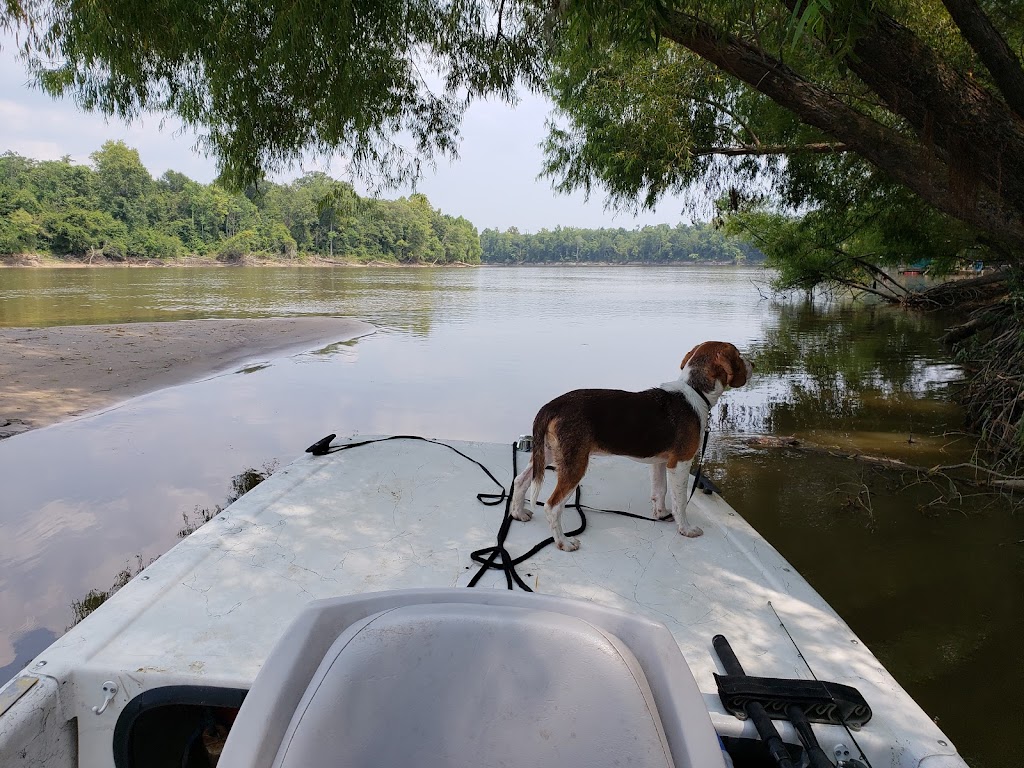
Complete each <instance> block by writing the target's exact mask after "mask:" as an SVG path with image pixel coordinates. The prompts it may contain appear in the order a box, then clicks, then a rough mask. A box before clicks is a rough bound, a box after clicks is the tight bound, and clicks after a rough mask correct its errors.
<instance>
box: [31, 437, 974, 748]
mask: <svg viewBox="0 0 1024 768" xmlns="http://www.w3.org/2000/svg"><path fill="white" fill-rule="evenodd" d="M452 445H454V446H455V447H457V448H459V449H460V450H461V451H463V452H465V453H466V454H468V455H470V456H472V457H473V458H475V459H478V460H479V461H481V462H483V463H484V464H485V465H486V466H487V467H488V468H490V469H491V471H492V472H493V473H494V475H495V476H496V477H497V478H498V480H499V481H501V482H502V483H503V484H505V485H506V487H507V486H508V485H509V482H510V479H511V476H512V466H511V449H510V447H509V446H505V445H496V444H484V443H452ZM524 456H525V454H520V461H522V460H523V457H524ZM648 483H649V480H648V470H647V467H645V466H643V465H640V464H636V463H633V462H630V461H628V460H623V459H616V458H601V459H596V460H595V461H594V462H593V463H592V465H591V468H590V471H589V473H588V475H587V477H586V478H585V479H584V481H583V500H584V502H585V503H587V504H590V505H593V506H595V507H602V508H614V509H626V510H630V511H633V512H638V513H640V514H644V515H646V514H649V512H650V502H649V500H648V497H649V487H648ZM552 484H553V479H549V481H548V484H547V488H548V489H550V488H551V487H552ZM493 490H496V486H494V484H493V483H492V482H491V481H490V480H489V479H488V478H487V477H486V475H485V474H484V473H483V472H482V471H481V470H480V468H479V467H477V466H475V465H474V464H472V463H470V462H468V461H466V460H465V459H463V458H461V457H460V456H458V455H456V454H455V453H454V452H452V451H450V450H448V449H447V448H444V447H442V446H438V445H433V444H429V443H424V442H416V441H390V442H385V443H378V444H373V445H368V446H364V447H360V448H355V449H353V450H349V451H343V452H339V453H336V454H332V455H329V456H326V457H319V458H317V457H312V456H305V457H303V458H301V459H299V460H297V461H296V462H294V463H293V464H291V465H289V466H288V467H286V468H284V469H283V470H281V471H279V472H277V473H276V474H275V475H274V476H273V477H272V478H270V479H269V480H267V481H266V482H264V483H263V484H262V485H260V486H259V487H258V488H256V489H255V490H253V491H252V492H250V493H249V494H247V495H246V496H244V497H243V498H242V499H240V500H239V501H238V502H236V503H235V504H233V505H232V506H231V507H230V508H229V509H228V510H226V511H225V512H224V513H222V514H221V515H220V516H219V517H217V518H215V519H214V520H213V521H212V522H210V523H208V524H207V525H206V526H204V527H203V528H201V529H200V530H199V531H197V532H196V533H195V534H193V535H192V536H190V537H189V538H188V539H187V540H185V541H183V542H182V543H181V544H179V545H178V546H177V547H175V548H174V549H173V550H171V551H170V552H169V553H168V554H167V555H165V556H164V557H162V558H161V559H160V560H158V561H157V562H156V563H154V564H153V565H151V566H150V567H149V568H148V569H146V571H145V572H144V574H143V575H142V576H140V577H137V578H136V579H134V580H133V581H132V582H131V583H130V584H128V585H127V586H126V587H125V588H123V589H122V590H121V591H120V592H119V593H118V594H117V595H116V596H115V597H114V598H113V599H112V600H110V601H109V602H108V603H107V604H106V605H104V606H103V607H102V608H101V609H100V610H98V611H97V612H96V613H94V614H93V615H92V616H90V617H89V618H88V619H86V620H85V621H84V622H83V623H82V624H80V625H79V626H78V627H76V628H75V629H74V630H72V631H71V632H70V633H68V635H66V636H65V637H64V638H62V639H61V640H59V641H58V642H57V644H55V645H54V646H53V647H51V648H50V649H48V650H47V651H46V652H45V653H44V654H43V655H42V656H40V659H44V660H46V662H47V665H46V667H45V668H44V669H45V671H46V672H47V673H48V674H50V675H52V676H53V677H55V678H57V679H58V680H60V681H64V680H67V681H70V682H71V683H73V688H74V691H75V694H74V699H75V703H74V714H77V716H78V718H79V750H80V759H81V765H83V766H90V768H91V766H94V765H96V766H99V765H110V764H111V758H110V738H111V732H112V729H113V724H114V722H115V721H116V715H117V712H118V711H120V709H121V708H123V706H124V705H125V704H126V703H127V702H128V701H129V700H130V699H131V698H132V697H134V696H136V695H138V694H139V693H140V692H142V691H144V690H148V689H151V688H154V687H157V686H161V685H170V684H183V683H195V684H205V685H226V686H234V687H242V688H248V687H249V685H250V684H251V682H252V680H253V678H254V677H255V675H256V673H257V672H258V671H259V669H260V666H261V664H262V661H263V659H264V658H265V657H266V656H267V654H268V653H269V652H270V650H271V648H272V647H273V645H274V643H275V642H276V640H277V639H278V637H279V636H280V635H281V633H282V631H283V630H284V628H285V627H286V626H287V624H288V623H289V622H290V620H291V619H292V618H293V617H294V616H295V615H296V614H297V613H298V611H299V610H300V609H301V608H302V606H303V605H304V604H305V603H306V602H308V601H309V600H312V599H315V598H322V597H331V596H337V595H345V594H354V593H362V592H369V591H376V590H385V589H398V588H415V587H439V586H444V587H451V586H465V585H467V584H468V582H469V580H470V578H471V576H472V575H473V573H474V572H475V570H476V567H475V566H473V564H472V562H471V560H470V552H471V551H473V550H476V549H479V548H481V547H485V546H487V545H488V544H490V543H492V542H493V541H494V537H495V534H496V532H497V530H498V527H499V524H500V521H501V516H502V512H503V507H486V506H483V505H481V504H480V503H479V502H478V501H477V499H476V494H477V493H479V492H491V491H493ZM727 492H728V491H727V490H726V493H727ZM692 504H693V507H692V509H691V514H692V517H693V520H694V522H695V523H696V524H698V525H700V526H702V527H703V529H704V532H705V533H704V536H702V537H701V538H698V539H686V538H683V537H682V536H680V535H679V534H678V533H677V532H676V529H675V526H674V525H673V524H671V523H658V522H654V521H650V520H634V519H630V518H625V517H620V516H614V515H608V514H600V513H590V514H588V523H589V525H588V528H587V530H586V532H585V533H583V534H582V535H581V537H580V539H581V542H582V546H581V548H580V549H579V550H578V551H577V552H573V553H565V552H560V551H558V550H556V549H555V548H554V547H553V546H551V547H548V548H547V549H545V550H543V551H542V552H541V553H539V554H538V555H536V556H535V557H534V558H533V559H531V560H530V561H528V562H526V563H523V564H522V565H520V566H519V568H518V570H519V572H520V574H521V575H522V576H523V577H524V579H525V580H526V581H527V582H528V583H529V584H530V585H531V586H532V587H534V588H535V589H536V590H537V591H539V592H543V593H548V594H552V595H562V596H567V597H575V598H582V599H586V600H593V601H596V602H600V603H603V604H605V605H609V606H614V607H617V608H623V609H627V610H636V611H640V612H642V613H644V614H647V615H648V616H651V617H653V618H655V619H658V620H660V621H662V622H663V623H664V624H665V625H666V626H668V628H669V629H670V630H671V631H672V633H673V635H674V636H675V638H676V640H677V641H678V643H679V646H680V648H681V650H682V652H683V654H684V656H685V657H686V659H687V661H688V662H689V664H690V666H691V668H692V670H693V673H694V676H695V678H696V680H697V683H698V685H699V686H700V688H701V691H702V692H703V693H704V696H705V700H706V702H707V706H708V708H709V710H710V711H711V713H712V719H713V721H714V723H715V726H716V728H717V729H718V730H719V732H721V733H728V734H733V735H736V734H739V733H740V732H741V731H743V732H744V733H745V734H746V735H753V730H752V727H751V726H750V725H749V724H747V725H746V726H744V724H743V723H741V722H740V721H738V720H736V719H735V718H733V717H732V716H731V715H728V714H726V713H725V712H724V711H723V710H722V707H721V704H720V702H719V701H718V697H717V694H716V689H715V684H714V680H713V677H712V673H713V672H715V671H721V670H720V668H718V667H717V666H716V659H715V657H714V654H713V651H712V649H711V638H712V637H713V636H714V635H715V634H718V633H722V634H724V635H726V637H728V638H729V640H730V642H731V643H732V645H733V648H734V649H735V650H736V653H737V655H738V656H739V658H740V660H741V662H742V663H743V664H744V666H745V667H746V670H747V672H748V673H750V674H758V675H775V676H780V677H799V678H808V677H810V674H809V672H808V670H807V667H806V666H805V665H804V663H803V662H802V661H801V659H800V658H799V656H798V654H797V652H796V650H795V648H794V646H793V644H792V643H791V642H790V640H789V638H788V637H787V636H786V634H785V632H784V631H783V629H782V628H781V627H780V625H779V622H778V620H777V619H776V617H775V614H774V613H773V611H772V609H771V607H769V601H771V603H772V605H773V606H774V607H775V609H776V610H777V611H778V612H779V614H780V615H781V616H782V618H783V620H784V621H785V622H786V625H787V627H788V628H789V630H790V631H791V632H792V634H793V637H794V638H795V640H796V642H797V643H798V644H799V645H800V647H801V648H802V650H803V651H804V652H805V654H806V655H807V657H808V659H809V660H810V662H811V665H812V666H813V668H814V672H815V673H816V674H817V675H818V676H819V677H821V678H823V679H826V678H827V679H831V680H834V681H837V682H841V683H846V684H849V685H854V686H856V687H857V688H858V689H860V691H861V692H862V693H863V695H864V697H865V698H866V699H867V701H868V702H869V704H870V705H871V706H872V709H873V711H874V713H875V716H874V719H873V720H872V721H871V722H870V723H869V724H868V725H867V726H866V727H865V728H864V729H863V730H861V731H860V732H859V733H857V734H856V737H857V740H858V742H859V743H860V745H861V747H862V748H863V749H864V750H865V752H866V753H867V755H868V757H869V758H870V759H871V762H872V765H873V766H875V768H881V766H917V765H918V764H919V763H920V761H921V760H923V759H924V758H925V757H928V756H933V757H931V758H930V760H929V762H928V765H929V766H936V767H938V766H963V765H965V764H964V763H962V762H960V761H959V759H958V758H955V757H947V758H942V757H939V756H940V755H941V756H954V755H955V754H956V753H955V748H954V747H953V746H952V745H951V744H949V743H948V739H946V738H945V736H944V735H943V734H942V733H941V731H939V730H938V728H937V727H936V726H935V725H934V724H933V723H932V722H931V720H930V719H929V718H928V717H927V715H925V713H924V712H923V711H921V710H920V709H919V708H918V707H917V705H916V704H914V703H913V701H912V700H911V699H910V697H909V696H908V695H907V694H906V693H905V692H904V691H903V690H902V688H900V687H899V685H898V684H897V683H896V682H895V681H894V680H893V679H892V677H891V676H890V675H889V674H888V672H886V671H885V669H884V668H883V667H882V665H881V664H880V663H879V662H878V660H877V659H875V657H874V656H873V655H872V654H871V653H870V651H869V650H868V649H867V648H865V647H864V645H863V644H862V643H860V641H859V640H858V639H857V638H856V636H855V635H854V634H853V632H852V631H851V630H850V629H849V627H847V626H846V624H845V623H844V622H843V621H842V620H841V619H840V618H839V617H838V616H837V615H836V614H835V613H834V612H833V611H832V610H831V608H829V606H828V605H827V604H826V603H825V602H824V601H823V600H822V599H821V598H820V597H819V596H818V595H817V593H815V592H814V590H813V589H811V587H810V586H809V585H808V584H807V583H806V582H805V581H804V580H803V578H801V577H800V576H799V574H797V573H796V572H795V571H793V569H792V568H791V567H790V566H789V564H788V563H787V562H786V561H785V560H784V559H783V558H782V557H781V556H780V555H779V554H778V553H777V552H776V551H775V550H774V549H773V548H772V547H771V546H770V545H769V544H768V543H767V542H765V541H764V540H763V539H762V538H761V537H760V536H759V535H758V534H757V533H756V532H755V531H754V530H753V529H752V528H751V527H750V526H749V525H747V523H746V522H745V521H744V520H743V519H742V518H741V517H740V516H739V515H738V514H737V513H736V512H735V511H733V510H732V508H731V507H729V506H728V504H726V503H725V501H723V500H722V499H721V498H720V497H718V496H705V495H703V494H697V495H696V496H695V497H694V501H693V502H692ZM565 522H566V527H567V529H568V528H572V527H575V525H576V523H577V518H576V516H575V513H574V512H572V511H571V510H569V511H567V512H566V521H565ZM548 535H549V531H548V528H547V524H546V522H545V520H544V515H543V513H542V512H541V513H539V514H537V515H536V516H535V517H534V519H533V520H532V521H531V522H529V523H518V522H516V523H513V525H512V530H511V533H510V536H509V539H508V544H507V546H508V548H509V550H510V551H511V552H512V553H513V554H518V553H521V552H524V551H525V550H527V549H528V548H529V547H530V546H532V545H533V544H535V543H536V542H538V541H540V540H542V539H543V538H546V537H547V536H548ZM504 586H505V580H504V577H503V576H502V575H501V574H500V573H497V572H491V573H489V574H487V575H485V576H484V578H483V579H482V581H481V583H480V585H479V587H480V588H495V587H499V588H504ZM30 669H32V670H33V671H37V672H38V671H40V670H39V669H38V668H33V667H31V666H30ZM107 679H113V680H115V681H117V682H118V683H119V686H120V691H119V693H118V695H117V697H116V698H115V700H114V702H113V703H112V704H111V707H110V709H111V712H110V713H109V714H105V715H103V716H99V717H98V716H95V715H93V714H92V713H91V712H90V711H89V708H90V707H91V706H92V705H93V704H97V703H99V700H100V698H101V694H100V693H99V692H100V686H101V685H102V682H103V681H104V680H107ZM816 731H817V732H818V736H819V739H820V740H821V742H822V746H823V747H824V748H825V750H826V752H827V753H829V754H831V750H832V747H833V746H834V744H836V743H840V742H842V743H847V744H849V742H850V740H849V737H848V735H847V734H846V733H845V732H844V731H843V730H842V729H840V728H837V727H825V726H816ZM782 732H783V736H784V737H785V738H787V740H792V741H795V740H796V739H795V736H794V734H793V733H792V732H791V731H789V730H787V729H786V728H782Z"/></svg>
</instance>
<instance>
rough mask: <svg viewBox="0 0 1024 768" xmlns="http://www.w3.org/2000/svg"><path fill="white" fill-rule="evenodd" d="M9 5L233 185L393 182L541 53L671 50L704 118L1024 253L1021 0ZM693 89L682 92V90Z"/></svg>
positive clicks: (527, 73) (687, 154) (61, 65)
mask: <svg viewBox="0 0 1024 768" xmlns="http://www.w3.org/2000/svg"><path fill="white" fill-rule="evenodd" d="M11 8H19V9H21V10H22V11H23V12H24V14H26V16H27V17H28V18H30V19H32V20H33V21H34V27H33V28H34V30H35V31H34V35H33V45H34V47H33V46H30V47H33V50H35V51H36V52H37V54H38V55H37V56H36V57H35V58H34V59H33V62H34V64H33V69H34V72H35V73H36V75H37V76H38V78H39V81H40V82H41V83H42V84H43V86H44V87H46V88H47V89H48V90H50V91H51V92H53V93H59V94H70V95H72V96H74V97H75V98H77V99H78V100H79V102H80V103H81V104H82V105H83V106H86V107H88V108H94V109H100V110H102V111H104V112H108V113H112V114H118V115H123V116H133V115H136V114H138V113H139V112H140V111H141V110H143V109H156V110H162V111H167V112H171V113H174V114H177V115H179V116H181V117H182V118H183V119H184V120H185V121H186V122H187V123H189V124H192V125H195V126H197V127H198V128H199V129H200V130H201V131H203V132H204V133H205V137H206V140H207V141H208V142H209V144H210V147H211V149H212V150H213V151H214V153H215V154H216V155H217V157H218V158H219V159H220V161H221V163H222V170H223V172H224V174H225V177H226V178H227V179H229V180H232V181H235V182H237V183H245V182H249V181H252V180H254V179H255V178H258V177H259V175H260V173H261V171H262V170H263V169H265V168H266V167H268V166H274V165H278V164H281V163H285V162H288V161H290V160H293V159H295V158H296V157H298V156H299V155H300V154H301V153H302V152H303V151H306V150H309V149H312V150H319V151H333V150H336V149H341V150H342V151H345V152H347V153H348V154H349V156H350V157H351V158H352V161H353V163H354V164H355V166H356V168H357V169H371V168H372V169H376V170H378V171H380V170H384V171H386V173H385V174H384V176H383V177H382V178H383V179H384V180H385V181H397V180H400V179H404V178H409V177H410V176H415V175H416V174H417V173H418V172H419V171H420V169H421V162H422V161H423V160H424V159H428V160H429V158H430V157H432V156H433V153H435V152H442V153H445V152H448V153H450V152H454V151H455V148H456V142H457V139H458V122H459V118H460V117H461V115H462V113H463V110H464V107H465V105H466V104H467V102H468V100H470V99H472V98H474V97H480V96H494V95H497V96H499V97H503V98H513V97H514V88H515V85H516V83H517V81H522V82H525V83H526V84H527V85H528V86H531V87H540V86H541V84H542V82H543V81H542V77H543V75H544V74H545V73H546V65H547V62H548V61H550V60H551V58H552V57H554V59H555V60H556V61H559V60H560V61H562V62H565V61H571V62H572V63H573V65H574V66H575V67H576V68H577V69H579V68H586V67H587V66H588V65H589V64H590V63H592V62H594V61H597V62H601V61H603V60H604V59H605V57H607V56H608V55H609V53H611V54H612V55H619V56H626V57H628V56H633V55H636V54H638V53H643V52H644V51H645V49H646V50H649V49H650V47H651V45H652V41H657V40H666V41H670V42H671V43H672V44H674V45H675V46H678V47H679V48H681V49H684V50H686V51H689V52H690V53H692V54H693V55H695V56H697V57H700V59H701V60H702V62H706V64H707V65H710V67H711V68H712V69H711V71H712V73H713V76H718V77H721V78H723V81H722V82H723V85H722V86H721V87H719V88H716V89H715V92H716V95H717V96H720V97H724V99H722V100H718V101H717V105H709V106H710V107H711V108H712V109H713V110H715V112H714V114H715V115H716V116H717V118H718V119H719V120H720V121H721V122H723V123H725V124H728V123H730V122H733V121H736V120H737V119H742V117H741V116H740V115H738V114H737V113H736V112H735V111H733V110H731V106H732V104H731V103H732V102H733V101H734V100H737V99H742V98H743V96H745V95H748V94H750V93H755V94H760V95H762V96H763V97H765V98H766V99H769V100H771V102H773V103H774V104H775V105H778V106H779V107H781V108H782V109H784V110H786V111H787V112H788V113H789V114H790V115H792V116H794V117H795V118H796V120H797V121H798V122H799V124H800V125H802V126H805V127H806V128H807V129H808V131H809V132H810V134H813V133H817V136H816V137H814V136H812V135H810V134H809V135H808V136H806V137H804V138H805V140H802V141H801V142H800V145H799V151H802V152H823V151H840V150H842V151H846V152H852V153H855V154H856V155H857V156H859V157H861V158H863V159H864V160H865V161H866V162H867V163H869V164H870V165H871V166H872V167H873V168H876V169H879V170H880V171H882V172H884V174H885V175H886V177H887V179H888V180H890V181H891V182H895V183H898V184H900V185H903V186H904V187H906V188H907V189H909V190H910V191H912V192H913V193H914V194H915V195H917V196H919V197H920V198H921V199H922V200H923V201H925V202H926V203H928V204H929V205H930V206H932V207H934V208H935V209H936V210H938V211H940V212H942V213H944V214H945V215H947V216H950V217H952V218H953V219H956V220H958V221H962V222H964V223H965V224H966V225H968V226H971V227H973V228H975V229H976V230H978V231H979V232H983V233H984V234H985V235H986V236H987V237H988V238H990V240H991V242H992V243H993V244H994V245H995V246H997V247H998V248H1000V249H1002V250H1004V251H1006V252H1007V253H1017V252H1018V251H1020V250H1021V247H1022V246H1024V219H1022V216H1024V173H1022V172H1021V171H1022V170H1024V85H1022V83H1024V72H1022V70H1021V66H1020V62H1019V60H1018V58H1017V56H1016V54H1015V53H1014V51H1015V50H1017V49H1018V47H1019V45H1020V43H1021V42H1022V29H1024V22H1022V16H1024V4H1022V3H1021V2H1020V0H998V2H997V1H996V0H943V1H942V2H939V0H716V1H715V2H712V1H711V0H680V2H675V3H663V2H651V1H649V0H648V1H647V2H645V1H643V0H635V1H633V2H630V1H629V0H618V2H615V1H612V2H598V1H597V0H558V1H557V2H554V1H552V0H544V1H542V0H507V1H506V0H501V1H500V2H492V1H491V0H409V1H408V2H403V3H390V2H384V1H383V0H355V1H353V0H347V1H342V2H335V3H295V2H282V1H281V0H278V1H277V2H262V1H259V0H241V1H240V2H237V3H231V4H206V3H193V2H189V0H164V1H163V2H156V3H154V2H148V1H147V2H145V3H144V2H141V1H140V0H106V1H105V2H84V1H83V0H53V1H51V2H48V3H32V2H29V0H26V2H23V3H21V4H20V5H12V4H10V3H8V9H11ZM10 14H11V11H10V10H8V15H9V16H10ZM709 80H710V78H708V77H703V78H697V79H696V80H695V81H693V82H681V83H680V85H679V87H680V90H681V92H683V93H685V92H686V91H688V90H689V91H690V92H691V93H692V89H693V87H694V86H695V85H696V86H703V85H706V84H707V83H708V82H709ZM627 95H628V91H627ZM748 125H752V124H749V123H748ZM398 137H402V138H398ZM815 138H816V139H817V140H814V139H815ZM403 139H404V142H405V143H403ZM806 139H810V140H806ZM675 149H676V152H677V156H678V158H679V162H680V164H682V165H685V163H686V162H687V161H688V160H689V159H690V158H691V157H692V155H693V153H694V152H699V151H707V152H710V153H711V154H712V156H717V157H738V156H743V155H747V156H756V155H761V156H776V157H778V156H779V155H786V154H791V153H792V152H794V151H797V148H796V147H793V146H792V145H791V144H790V143H789V142H781V143H779V144H778V145H775V144H774V143H770V142H765V140H764V139H763V137H759V138H758V139H755V138H754V137H753V136H750V137H749V138H748V140H747V141H745V142H742V143H738V144H728V145H722V146H715V145H709V146H705V147H699V146H695V145H689V146H687V145H683V146H677V147H676V148H675ZM627 154H628V149H627ZM592 170H593V171H594V172H595V173H597V174H600V172H601V170H602V169H601V168H599V167H594V168H593V169H592ZM611 171H612V172H615V169H611ZM598 178H599V179H601V180H602V181H604V182H606V183H609V182H610V183H614V181H615V179H614V178H613V177H612V176H610V175H608V176H606V177H604V178H601V177H600V175H598ZM647 182H649V183H644V184H643V185H641V187H640V189H638V191H640V192H643V193H644V194H647V195H649V194H652V193H653V194H654V195H657V194H658V192H659V189H660V187H659V184H661V185H662V186H664V184H663V182H664V176H661V177H652V178H651V179H650V180H647ZM648 199H649V198H648Z"/></svg>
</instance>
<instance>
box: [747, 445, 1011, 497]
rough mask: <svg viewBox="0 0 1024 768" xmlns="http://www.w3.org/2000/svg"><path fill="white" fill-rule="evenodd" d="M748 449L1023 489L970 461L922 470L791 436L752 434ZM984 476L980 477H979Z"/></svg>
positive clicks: (886, 459)
mask: <svg viewBox="0 0 1024 768" xmlns="http://www.w3.org/2000/svg"><path fill="white" fill-rule="evenodd" d="M744 442H745V443H746V444H747V445H748V446H750V447H751V448H783V449H788V450H794V451H800V452H802V453H814V454H818V455H822V456H831V457H833V458H837V459H849V460H851V461H857V462H861V463H863V464H869V465H871V466H873V467H877V468H879V469H888V470H895V471H898V472H913V473H915V474H918V475H924V476H928V477H939V476H941V477H946V478H950V473H951V472H956V473H957V474H956V475H955V477H952V478H950V479H954V480H956V481H957V482H962V483H966V484H967V485H973V486H977V487H982V488H995V489H998V490H1003V491H1018V490H1024V478H1022V477H1016V476H1014V475H1006V474H1003V473H1002V472H996V471H995V470H992V469H986V468H985V467H980V466H978V465H977V464H972V463H970V462H961V463H959V464H939V465H936V466H934V467H922V466H919V465H916V464H908V463H907V462H905V461H903V460H902V459H893V458H889V457H888V456H872V455H870V454H866V453H857V452H851V451H841V450H839V449H837V448H828V447H826V446H822V445H811V444H808V443H804V442H801V441H800V440H797V439H796V438H795V437H793V436H792V435H755V436H753V437H749V438H746V440H745V441H744ZM967 472H969V473H973V474H974V477H969V476H965V475H964V474H962V473H967ZM979 474H980V475H983V476H982V477H979V476H978V475H979Z"/></svg>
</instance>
